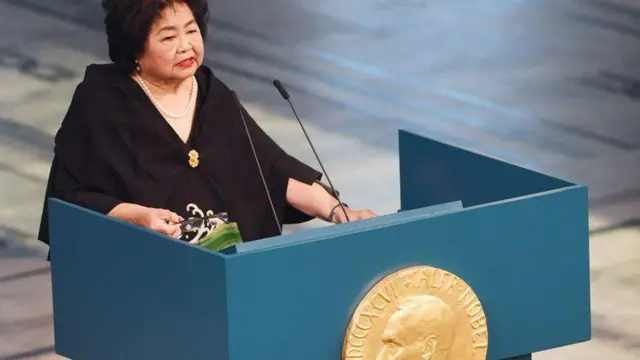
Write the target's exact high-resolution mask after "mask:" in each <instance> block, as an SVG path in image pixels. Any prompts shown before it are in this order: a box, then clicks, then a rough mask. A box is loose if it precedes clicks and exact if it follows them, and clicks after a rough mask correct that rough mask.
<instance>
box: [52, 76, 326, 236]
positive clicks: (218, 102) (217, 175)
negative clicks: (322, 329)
mask: <svg viewBox="0 0 640 360" xmlns="http://www.w3.org/2000/svg"><path fill="white" fill-rule="evenodd" d="M196 79H197V81H198V85H199V93H198V101H197V107H196V113H195V117H194V121H193V125H192V130H191V135H190V137H189V139H188V141H187V142H186V143H185V142H183V141H182V140H181V139H180V137H179V136H178V135H177V134H176V133H175V131H174V130H173V129H172V128H171V126H170V125H169V124H168V123H167V122H166V120H165V119H164V118H163V117H162V115H161V114H160V113H159V112H158V111H157V109H156V108H155V106H154V105H153V103H152V102H151V101H150V100H149V99H148V97H147V96H146V94H145V93H144V91H143V90H142V89H141V88H140V86H139V85H138V84H137V83H136V82H135V81H134V80H133V79H132V78H131V77H129V76H127V75H125V74H123V73H121V72H120V71H119V70H118V69H117V68H116V67H115V65H112V64H108V65H91V66H89V67H88V68H87V71H86V73H85V77H84V80H83V81H82V82H81V83H80V84H79V85H78V87H77V89H76V91H75V93H74V95H73V99H72V102H71V105H70V107H69V110H68V112H67V114H66V116H65V118H64V120H63V122H62V125H61V127H60V130H59V131H58V133H57V134H56V137H55V157H54V161H53V164H52V166H51V173H50V176H49V181H48V184H47V190H46V196H45V205H44V209H43V214H42V221H41V225H40V232H39V239H40V240H41V241H43V242H45V243H49V234H48V215H47V206H46V203H47V202H46V200H47V199H48V198H51V197H54V198H58V199H61V200H65V201H68V202H71V203H74V204H76V205H79V206H82V207H85V208H89V209H91V210H94V211H97V212H100V213H103V214H106V213H108V212H109V211H110V210H111V209H113V208H114V207H115V206H116V205H118V204H120V203H122V202H127V203H135V204H139V205H143V206H149V207H155V208H163V209H168V210H171V211H174V212H176V213H177V214H179V215H180V216H182V217H184V218H185V219H188V218H191V217H197V216H202V215H207V214H211V213H217V212H227V213H228V214H229V218H230V220H231V221H235V222H237V223H238V227H239V229H240V233H241V234H242V238H243V240H244V241H252V240H256V239H261V238H265V237H269V236H275V235H279V234H280V230H279V226H278V225H277V224H276V222H275V220H274V216H273V211H272V210H271V207H270V205H269V200H268V197H267V195H266V192H265V189H264V184H263V182H262V179H261V177H260V172H259V170H258V167H257V164H256V161H255V157H254V155H253V152H252V149H251V144H250V142H249V138H248V136H247V133H246V131H245V127H244V124H243V123H242V119H241V117H240V113H239V111H238V109H237V107H236V105H235V102H234V100H233V97H232V93H231V90H230V89H229V88H228V87H227V86H225V84H224V83H222V82H221V81H220V80H219V79H218V78H216V77H215V75H214V74H213V72H212V71H211V70H210V69H209V68H207V67H205V66H203V67H201V68H200V69H199V70H198V71H197V73H196ZM243 112H244V115H245V119H246V121H247V123H248V127H249V132H250V133H251V138H252V140H253V143H254V146H255V149H256V152H257V154H258V158H259V160H260V164H261V168H262V171H263V173H264V175H265V179H266V182H267V184H268V188H269V191H270V195H271V199H272V201H273V203H274V205H275V208H276V212H277V215H278V220H279V222H280V224H286V223H300V222H304V221H308V220H311V217H310V216H308V215H306V214H303V213H302V212H300V211H298V210H296V209H294V208H292V207H291V206H290V205H288V203H287V201H286V189H287V183H288V179H289V178H294V179H297V180H299V181H301V182H304V183H306V184H312V183H313V182H314V181H316V180H319V179H320V178H321V173H319V172H318V171H316V170H314V169H312V168H311V167H309V166H307V165H305V164H304V163H302V162H300V161H298V160H297V159H295V158H293V157H291V156H290V155H288V154H287V153H286V152H285V151H283V149H281V148H280V147H279V146H278V145H277V144H276V143H275V142H274V141H273V140H272V139H271V138H270V137H269V136H268V135H267V134H266V133H265V132H264V131H263V130H262V129H261V128H260V127H259V126H258V125H257V124H256V122H255V121H254V120H253V119H252V118H251V116H250V115H249V114H248V113H247V112H246V110H244V109H243ZM192 150H195V151H196V152H197V154H198V162H199V163H198V164H197V166H196V167H193V166H192V164H190V161H189V160H190V156H189V153H190V152H191V151H192ZM193 236H194V234H185V235H184V238H183V239H184V240H192V237H193Z"/></svg>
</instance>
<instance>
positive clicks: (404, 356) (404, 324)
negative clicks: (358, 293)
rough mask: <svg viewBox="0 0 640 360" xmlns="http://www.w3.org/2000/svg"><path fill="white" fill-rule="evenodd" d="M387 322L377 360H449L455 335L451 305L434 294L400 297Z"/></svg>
mask: <svg viewBox="0 0 640 360" xmlns="http://www.w3.org/2000/svg"><path fill="white" fill-rule="evenodd" d="M397 309H398V311H396V312H395V313H394V314H393V315H391V317H390V318H389V321H388V322H387V326H386V327H385V329H384V332H383V335H382V342H383V343H384V346H383V348H382V350H380V354H379V355H378V357H377V359H376V360H410V359H420V360H448V359H449V350H450V349H451V344H452V342H453V338H454V336H455V326H454V325H455V322H454V314H453V311H452V310H451V307H450V306H449V305H447V303H445V302H444V301H442V300H441V299H439V298H438V297H435V296H430V295H420V296H413V297H410V298H407V299H403V300H402V301H401V302H400V303H399V304H398V305H397Z"/></svg>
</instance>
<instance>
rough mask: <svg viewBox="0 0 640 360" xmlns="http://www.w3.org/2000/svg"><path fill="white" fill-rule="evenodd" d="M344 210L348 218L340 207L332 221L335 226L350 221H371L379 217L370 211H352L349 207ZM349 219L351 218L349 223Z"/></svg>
mask: <svg viewBox="0 0 640 360" xmlns="http://www.w3.org/2000/svg"><path fill="white" fill-rule="evenodd" d="M344 210H345V211H346V216H345V212H344V211H342V208H340V207H339V208H337V209H336V211H335V213H334V214H333V218H332V219H331V220H332V222H333V223H334V224H343V223H346V222H348V221H357V220H364V219H370V218H372V217H376V216H378V214H376V213H374V212H373V211H371V210H368V209H367V210H351V209H349V208H348V207H345V208H344ZM347 217H349V220H348V221H347Z"/></svg>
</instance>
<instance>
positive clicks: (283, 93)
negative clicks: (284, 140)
mask: <svg viewBox="0 0 640 360" xmlns="http://www.w3.org/2000/svg"><path fill="white" fill-rule="evenodd" d="M273 86H275V87H276V89H277V90H278V92H279V93H280V95H281V96H282V98H283V99H284V100H286V101H287V102H288V103H289V107H291V110H292V111H293V115H294V116H295V117H296V120H298V124H300V127H301V128H302V132H303V133H304V136H305V137H306V138H307V142H308V143H309V145H310V146H311V150H313V154H314V155H315V157H316V160H318V164H320V167H321V168H322V172H323V173H324V176H326V177H327V181H328V182H329V186H330V187H331V192H330V193H331V194H332V195H333V196H334V197H335V198H336V199H337V200H338V205H339V206H340V208H341V209H342V212H343V213H344V216H345V217H346V218H347V222H350V220H349V216H348V215H347V211H346V210H345V209H344V205H343V204H342V201H341V200H340V197H339V196H338V195H339V194H338V192H337V191H336V188H335V187H334V186H333V183H332V182H331V179H330V178H329V174H328V173H327V170H325V168H324V165H322V161H320V157H319V156H318V153H317V152H316V148H315V146H313V142H312V141H311V138H309V134H307V130H306V129H305V128H304V125H302V121H301V120H300V117H299V116H298V113H297V112H296V109H295V107H293V104H292V103H291V100H290V99H289V92H287V89H285V88H284V86H283V85H282V83H281V82H280V80H277V79H276V80H273ZM320 185H322V184H320Z"/></svg>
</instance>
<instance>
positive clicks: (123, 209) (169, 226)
mask: <svg viewBox="0 0 640 360" xmlns="http://www.w3.org/2000/svg"><path fill="white" fill-rule="evenodd" d="M108 215H110V216H113V217H116V218H118V219H120V220H124V221H128V222H131V223H134V224H137V225H140V226H142V227H145V228H147V229H149V230H153V231H157V232H159V233H161V234H165V235H168V236H171V237H174V238H179V237H180V235H182V233H181V231H180V225H178V224H179V223H180V222H182V221H184V219H183V218H182V217H180V216H179V215H178V214H176V213H174V212H172V211H169V210H166V209H156V208H151V207H146V206H141V205H137V204H127V203H122V204H119V205H118V206H116V207H115V208H113V210H111V211H110V212H109V214H108Z"/></svg>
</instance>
